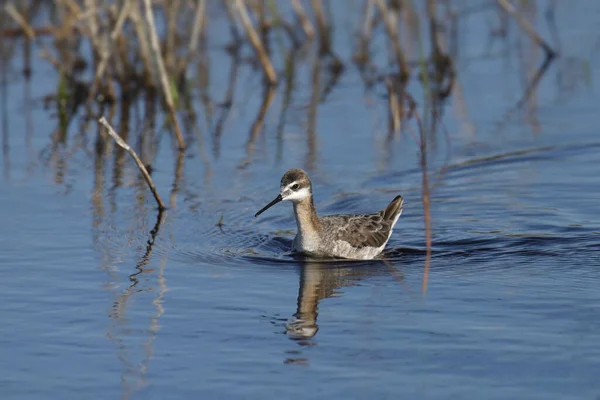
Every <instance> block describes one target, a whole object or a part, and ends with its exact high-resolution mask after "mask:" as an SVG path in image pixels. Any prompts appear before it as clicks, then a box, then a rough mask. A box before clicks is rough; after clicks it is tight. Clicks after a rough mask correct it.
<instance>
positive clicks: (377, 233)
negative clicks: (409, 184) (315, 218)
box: [322, 196, 403, 249]
mask: <svg viewBox="0 0 600 400" xmlns="http://www.w3.org/2000/svg"><path fill="white" fill-rule="evenodd" d="M402 203H403V199H402V196H396V198H394V200H392V202H391V203H390V204H389V205H388V206H387V207H386V208H385V210H382V211H379V212H377V213H373V214H366V215H331V216H327V217H323V218H322V222H323V223H324V225H325V228H326V229H327V230H328V231H329V232H330V233H331V236H332V237H333V238H334V240H343V241H346V242H348V243H349V244H350V245H351V246H352V247H355V248H357V249H360V248H363V247H367V246H369V247H381V246H383V245H384V244H385V242H386V241H387V240H388V237H389V236H390V231H391V230H392V228H393V224H394V220H395V219H396V217H397V216H398V214H399V213H400V212H401V211H402Z"/></svg>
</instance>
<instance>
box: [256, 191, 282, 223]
mask: <svg viewBox="0 0 600 400" xmlns="http://www.w3.org/2000/svg"><path fill="white" fill-rule="evenodd" d="M281 200H283V198H282V197H281V195H280V194H279V195H277V197H275V198H274V199H273V201H272V202H270V203H269V204H267V205H266V206H264V207H263V208H261V209H260V211H259V212H257V213H256V214H254V217H255V218H256V217H258V216H259V215H260V214H262V213H263V212H265V211H266V210H267V209H268V208H271V207H273V206H274V205H275V204H277V203H279V202H280V201H281Z"/></svg>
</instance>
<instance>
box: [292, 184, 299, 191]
mask: <svg viewBox="0 0 600 400" xmlns="http://www.w3.org/2000/svg"><path fill="white" fill-rule="evenodd" d="M299 187H300V185H298V184H297V183H294V184H293V185H292V190H298V188H299Z"/></svg>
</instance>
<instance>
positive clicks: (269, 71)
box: [146, 0, 277, 85]
mask: <svg viewBox="0 0 600 400" xmlns="http://www.w3.org/2000/svg"><path fill="white" fill-rule="evenodd" d="M146 1H148V0H146ZM234 4H235V8H236V11H237V13H238V15H239V17H240V20H241V22H242V25H244V29H246V34H247V35H248V39H249V40H250V43H251V44H252V47H254V50H255V51H256V53H257V55H258V59H259V60H260V63H261V64H262V66H263V70H264V72H265V76H266V77H267V80H268V82H269V84H271V85H275V84H276V83H277V73H276V72H275V69H273V65H272V64H271V60H270V59H269V55H268V54H267V51H266V50H265V47H264V46H263V43H262V42H261V40H260V38H259V36H258V33H256V29H254V26H253V25H252V21H251V20H250V16H249V15H248V9H247V8H246V4H245V3H244V1H243V0H236V1H235V3H234Z"/></svg>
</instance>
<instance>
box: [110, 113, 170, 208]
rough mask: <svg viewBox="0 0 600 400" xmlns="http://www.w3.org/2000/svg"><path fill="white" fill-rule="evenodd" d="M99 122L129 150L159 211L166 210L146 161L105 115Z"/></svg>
mask: <svg viewBox="0 0 600 400" xmlns="http://www.w3.org/2000/svg"><path fill="white" fill-rule="evenodd" d="M98 122H99V123H100V124H101V125H103V126H104V127H105V128H106V130H107V131H108V134H109V135H110V136H111V137H112V138H113V139H114V140H115V142H117V144H118V145H119V146H121V147H122V148H123V150H125V151H126V152H128V153H129V155H130V156H131V157H132V158H133V160H134V161H135V163H136V165H137V166H138V168H139V169H140V172H141V173H142V176H143V177H144V179H145V180H146V183H147V184H148V187H149V188H150V191H151V192H152V195H153V196H154V199H155V200H156V202H157V203H158V210H159V211H163V210H166V209H167V207H165V203H163V201H162V199H161V198H160V195H159V194H158V191H157V190H156V186H154V182H153V181H152V178H151V177H150V174H149V173H148V170H147V169H146V167H145V166H144V163H143V162H142V160H141V159H140V158H139V157H138V155H137V154H136V152H135V150H133V149H132V148H131V146H129V145H128V144H127V142H125V140H123V138H122V137H121V136H119V134H118V133H117V132H116V131H115V130H114V129H113V127H112V126H111V125H110V123H109V122H108V121H107V120H106V118H105V117H102V118H100V119H99V120H98Z"/></svg>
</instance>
